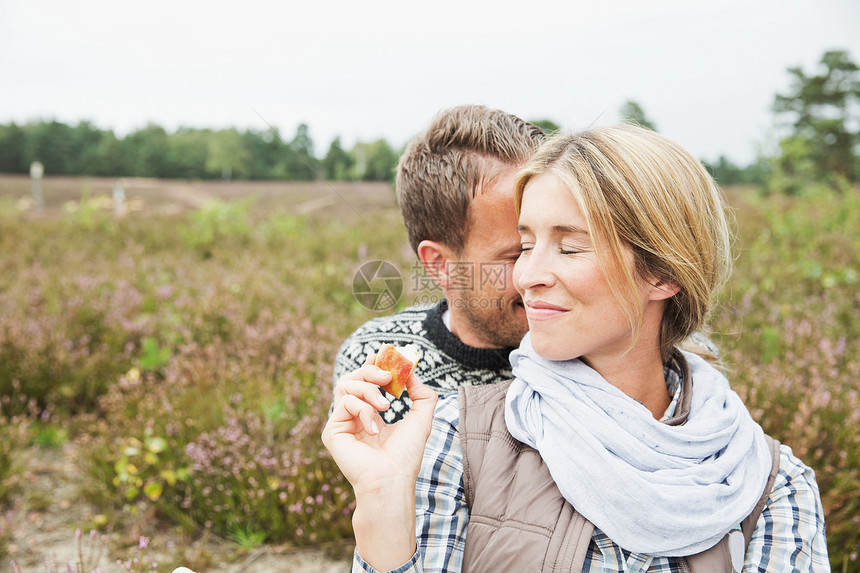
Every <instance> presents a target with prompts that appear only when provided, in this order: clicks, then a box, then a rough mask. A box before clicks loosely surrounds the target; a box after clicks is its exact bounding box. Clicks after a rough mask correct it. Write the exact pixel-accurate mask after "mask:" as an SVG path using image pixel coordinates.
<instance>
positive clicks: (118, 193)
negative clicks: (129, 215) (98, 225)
mask: <svg viewBox="0 0 860 573" xmlns="http://www.w3.org/2000/svg"><path fill="white" fill-rule="evenodd" d="M113 215H114V217H122V216H123V215H125V189H123V187H122V180H121V179H117V180H116V182H115V183H114V185H113Z"/></svg>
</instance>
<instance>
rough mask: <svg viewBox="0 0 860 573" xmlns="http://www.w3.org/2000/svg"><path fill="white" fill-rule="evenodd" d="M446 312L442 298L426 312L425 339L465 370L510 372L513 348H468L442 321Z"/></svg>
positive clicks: (446, 305)
mask: <svg viewBox="0 0 860 573" xmlns="http://www.w3.org/2000/svg"><path fill="white" fill-rule="evenodd" d="M446 310H448V301H447V300H445V299H444V298H443V299H442V300H440V301H439V302H438V303H437V304H436V305H434V306H433V307H431V308H430V309H429V310H428V311H427V316H426V318H425V319H424V330H425V331H426V332H427V339H428V340H429V341H430V342H432V343H433V344H435V345H436V346H437V347H438V348H439V350H441V351H442V352H444V353H445V354H447V355H448V356H450V357H451V358H453V359H454V360H455V361H457V362H459V363H460V364H462V365H463V366H466V367H467V368H472V369H476V370H510V368H511V363H510V360H509V357H510V354H511V351H513V350H514V349H513V348H475V347H474V346H468V345H466V344H463V342H462V341H461V340H460V339H459V338H457V336H456V335H455V334H454V333H453V332H451V331H450V330H449V329H448V327H446V326H445V323H444V322H443V321H442V315H443V314H444V313H445V311H446Z"/></svg>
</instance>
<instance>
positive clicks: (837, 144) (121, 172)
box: [0, 50, 860, 193]
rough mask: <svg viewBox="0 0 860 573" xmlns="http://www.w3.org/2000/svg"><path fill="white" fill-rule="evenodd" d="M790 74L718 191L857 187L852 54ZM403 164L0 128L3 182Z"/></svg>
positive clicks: (227, 140) (267, 146) (273, 141)
mask: <svg viewBox="0 0 860 573" xmlns="http://www.w3.org/2000/svg"><path fill="white" fill-rule="evenodd" d="M788 73H789V74H790V75H791V80H792V81H791V86H790V87H789V89H788V91H787V92H786V93H784V94H777V95H776V97H775V100H774V104H773V111H774V113H775V116H776V121H777V131H778V134H779V135H778V137H777V142H776V145H775V146H774V149H772V150H770V151H768V152H765V153H763V154H762V155H761V156H760V157H759V158H758V159H757V160H756V161H754V162H753V163H752V164H751V165H747V166H739V165H736V164H734V163H732V162H731V161H730V160H729V159H728V158H726V157H725V156H721V157H719V158H717V160H716V161H705V163H706V164H707V165H708V166H709V168H710V169H711V171H712V173H713V174H714V176H715V178H716V179H717V180H718V181H719V182H720V183H721V184H724V185H730V184H738V183H741V184H744V183H747V184H761V185H765V186H766V187H767V188H769V189H771V190H780V191H785V192H788V193H792V192H796V191H798V190H799V189H801V188H803V187H804V186H805V185H806V184H808V182H810V181H815V182H823V183H825V184H827V185H830V186H832V187H835V188H837V189H844V188H846V187H847V186H848V185H850V184H853V183H855V182H857V181H858V180H860V68H858V66H857V64H855V63H854V62H853V61H852V60H851V58H850V56H849V55H848V53H847V52H845V51H839V50H834V51H829V52H826V53H825V54H824V55H823V56H822V57H821V59H820V62H819V64H818V69H817V70H814V71H813V72H805V71H804V70H803V69H801V68H799V67H793V68H789V70H788ZM620 111H621V115H622V117H624V118H626V119H628V120H629V121H633V122H636V123H638V124H639V125H642V126H643V127H648V128H650V129H654V130H656V129H657V127H656V125H655V123H654V122H653V121H652V120H651V119H650V118H648V117H647V116H646V114H645V111H644V110H643V109H642V106H640V105H639V104H638V103H637V102H635V101H632V100H631V101H627V102H625V103H624V105H623V106H622V107H621V110H620ZM534 123H535V124H537V125H538V126H539V127H541V128H542V129H543V130H544V131H546V132H553V131H557V130H558V129H559V126H558V125H557V124H555V123H554V122H552V121H551V120H547V119H544V120H539V121H535V122H534ZM398 155H399V152H398V150H395V149H394V148H392V147H391V145H389V144H388V143H387V142H386V141H385V140H384V139H379V140H376V141H373V142H370V143H365V142H359V143H356V144H355V145H353V146H352V148H351V149H345V148H344V147H343V145H342V144H341V141H340V138H335V140H334V141H332V142H331V145H330V146H329V149H328V151H327V152H326V154H325V155H324V156H323V157H322V158H319V157H318V156H317V155H316V154H315V153H314V143H313V140H312V139H311V136H310V134H309V132H308V126H307V125H305V124H301V125H299V126H298V128H297V129H296V133H295V135H294V136H293V137H292V138H291V139H285V138H283V137H281V135H280V133H279V132H278V130H277V129H276V128H272V129H269V130H265V131H255V130H246V131H238V130H236V129H222V130H211V129H191V128H181V129H179V130H177V131H176V132H174V133H168V132H167V131H165V130H164V128H162V127H160V126H157V125H148V126H146V127H144V128H142V129H139V130H137V131H135V132H133V133H130V134H128V135H127V136H125V137H123V138H119V137H117V136H116V135H115V134H114V133H113V132H112V131H110V130H102V129H99V128H97V127H95V126H94V125H93V124H91V123H89V122H86V121H83V122H80V123H78V124H77V125H75V126H71V125H66V124H64V123H61V122H58V121H47V122H46V121H39V122H31V123H26V124H23V125H16V124H15V123H10V124H8V125H0V172H5V173H27V172H28V170H29V166H30V163H31V162H32V161H36V160H38V161H41V162H42V163H43V164H44V165H45V167H46V170H47V172H48V173H50V174H66V175H95V176H99V175H100V176H139V177H162V178H183V179H217V178H224V179H274V180H299V181H307V180H312V179H319V178H324V179H328V180H336V181H344V180H363V181H390V180H391V179H392V177H393V173H394V168H395V166H396V165H397V159H398Z"/></svg>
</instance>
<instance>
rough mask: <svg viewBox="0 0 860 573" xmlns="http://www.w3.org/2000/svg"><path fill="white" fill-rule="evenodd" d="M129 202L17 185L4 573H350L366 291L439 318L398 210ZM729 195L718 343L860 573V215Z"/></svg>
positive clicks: (79, 182)
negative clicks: (315, 559)
mask: <svg viewBox="0 0 860 573" xmlns="http://www.w3.org/2000/svg"><path fill="white" fill-rule="evenodd" d="M113 185H114V182H113V180H108V179H82V178H47V179H45V180H44V184H43V187H44V193H45V202H46V209H45V211H44V212H42V213H37V212H36V211H35V210H34V209H33V207H32V202H31V201H30V200H29V180H28V179H26V178H24V177H12V176H5V177H0V253H2V256H0V563H2V566H0V570H3V571H6V570H9V563H10V561H11V560H13V559H14V560H16V561H18V562H20V563H23V564H29V568H27V567H22V570H35V571H41V570H45V569H49V568H50V564H42V563H41V561H40V559H41V558H40V557H39V555H44V556H48V554H50V553H51V552H53V551H54V546H53V545H51V542H49V538H48V536H47V535H46V534H45V533H44V532H45V531H46V529H50V531H51V534H52V535H53V536H54V537H57V536H61V537H64V538H66V539H68V540H69V542H70V543H71V544H72V546H74V544H75V530H76V529H77V528H80V529H82V530H83V531H84V532H87V531H90V530H93V531H97V532H99V533H96V534H94V536H93V537H89V536H87V535H86V534H85V535H84V537H85V538H87V539H89V542H92V541H93V540H101V535H102V534H106V535H107V536H108V537H107V539H106V541H104V542H103V544H104V545H105V547H104V552H105V555H107V556H110V558H109V559H108V558H107V557H106V558H105V559H103V560H104V561H105V563H106V565H105V564H102V568H101V570H102V571H111V570H116V571H132V570H133V571H150V570H156V571H160V572H161V571H168V572H169V571H171V570H172V569H173V567H175V566H177V565H180V564H183V565H187V566H190V567H197V568H198V569H199V570H201V571H202V570H214V569H217V568H222V569H223V568H224V567H225V563H236V564H238V565H237V567H239V568H237V569H232V570H239V569H244V570H254V569H253V568H252V567H250V566H248V567H244V566H242V564H243V563H245V564H247V562H248V561H249V560H250V559H251V557H253V556H254V555H259V554H260V552H261V551H267V552H268V553H270V554H271V553H279V554H281V553H290V552H293V551H298V548H301V547H313V548H317V549H319V548H322V549H323V550H325V551H327V552H328V554H330V555H333V556H334V555H337V556H338V557H339V558H340V559H342V558H343V557H344V551H346V556H347V557H348V552H349V547H348V545H349V536H350V511H351V508H352V505H351V501H352V500H351V496H350V490H349V486H348V484H347V483H346V482H345V480H344V479H343V478H342V477H341V476H340V474H339V473H338V471H337V468H336V467H335V465H334V464H333V463H332V461H331V460H330V458H329V457H328V455H327V454H326V452H325V450H324V449H323V447H322V445H321V443H320V440H319V432H320V430H321V428H322V425H323V423H324V420H325V416H326V414H327V411H328V404H329V400H330V391H331V362H332V359H333V356H334V354H335V352H336V350H337V348H338V345H339V343H340V341H341V340H342V339H343V338H344V337H345V336H346V335H347V334H349V332H351V331H352V330H353V329H354V328H355V327H356V326H358V325H359V324H360V323H362V322H363V321H365V320H367V319H369V318H372V317H373V316H376V315H377V314H378V313H377V312H374V311H371V310H368V309H366V308H364V306H362V305H361V304H359V302H358V301H356V299H355V298H354V297H353V295H352V284H353V282H352V281H353V275H354V273H355V272H356V270H357V269H358V267H359V266H360V265H361V264H362V263H363V262H366V261H370V260H376V259H379V260H387V261H390V262H392V263H393V264H394V265H395V266H396V267H398V268H399V269H400V271H401V273H402V275H403V281H404V288H405V292H404V294H403V296H402V297H401V299H400V303H399V304H400V306H403V305H406V304H409V303H410V302H412V301H414V300H416V299H419V298H421V297H422V296H425V295H426V294H427V293H420V292H415V291H414V288H418V287H420V286H423V284H424V282H425V281H423V280H418V278H419V277H415V276H414V275H415V272H414V268H413V255H412V253H411V251H410V250H409V248H408V245H407V242H406V236H405V231H404V230H403V228H402V225H401V223H400V217H399V212H398V211H397V208H396V206H395V203H394V195H393V192H392V191H391V189H390V187H389V186H388V185H386V184H375V183H374V184H370V183H364V184H358V183H356V184H353V183H331V184H328V183H304V184H298V183H293V184H285V183H254V182H243V183H199V182H185V181H158V180H147V179H136V180H127V181H125V183H124V189H125V198H126V203H125V212H124V213H123V214H121V215H118V214H115V213H114V209H113V207H114V205H113V201H112V189H113ZM727 194H728V196H729V202H730V204H731V205H732V207H733V208H734V211H735V218H736V220H737V227H738V234H739V240H738V242H737V245H736V253H737V262H736V271H735V274H734V277H733V279H732V281H731V283H730V284H729V285H728V287H727V289H726V291H725V293H724V294H723V296H722V299H721V303H720V306H719V308H718V310H717V311H716V313H715V315H714V320H713V332H712V338H713V339H714V340H715V341H716V342H717V343H718V344H719V346H720V348H721V349H722V353H723V356H724V359H725V362H726V365H727V367H728V368H729V370H730V378H731V380H732V384H733V386H734V387H735V388H736V389H737V390H738V392H739V393H740V394H741V395H742V397H744V399H745V400H746V402H747V404H748V405H749V407H750V409H751V410H752V411H753V413H754V415H755V417H756V418H757V419H758V420H759V421H760V422H761V423H762V425H763V426H764V427H765V430H766V431H768V432H769V433H770V434H771V435H773V436H774V437H776V438H777V439H779V440H781V441H782V442H784V443H786V444H789V445H790V446H791V447H792V448H793V449H794V451H795V453H796V454H797V455H798V456H799V457H801V458H802V459H803V460H804V461H806V462H807V463H808V464H809V465H811V466H813V467H814V468H815V470H816V473H817V476H818V482H819V486H820V488H821V492H822V499H823V502H824V507H825V511H826V514H827V524H828V541H829V548H830V554H831V559H832V563H833V566H834V570H835V571H860V559H858V551H860V396H858V391H860V342H858V340H860V194H858V192H857V190H854V191H848V192H847V193H845V194H841V195H840V194H834V193H833V192H828V191H822V190H817V189H808V190H806V191H805V192H803V193H800V194H798V195H795V196H791V197H787V196H777V195H771V196H769V197H764V196H762V195H761V193H760V192H759V191H758V190H757V189H753V188H732V189H729V190H727ZM432 294H433V293H431V295H432ZM34 468H35V469H34ZM52 468H53V470H54V471H58V472H60V473H62V474H63V475H62V483H63V484H64V485H63V487H64V488H67V489H68V488H71V489H70V491H71V492H72V494H71V496H72V497H73V498H74V499H73V501H71V502H70V501H68V500H67V499H66V498H65V497H63V498H62V499H60V496H59V494H58V493H57V492H56V491H54V490H51V489H50V488H49V487H46V486H45V484H46V483H53V482H46V481H45V479H42V478H45V476H46V475H47V474H48V473H50V472H51V471H52ZM57 468H61V469H60V470H58V469H57ZM51 516H53V517H51ZM60 516H61V517H62V519H60ZM52 519H53V521H51V520H52ZM39 520H42V521H39ZM46 520H47V521H46ZM40 523H41V524H43V525H39V524H40ZM46 523H48V524H50V523H54V527H53V529H51V528H49V527H48V525H45V524H46ZM141 536H144V537H146V538H149V539H150V541H151V542H150V543H149V544H147V543H141V542H140V541H139V539H140V537H141ZM51 539H53V537H52V538H51ZM344 540H346V542H345V543H344ZM85 541H86V539H85ZM207 543H208V545H207ZM82 545H83V546H84V550H82V552H81V553H82V557H81V558H79V559H78V560H79V561H82V562H84V561H87V560H88V559H90V558H89V557H88V555H89V554H87V547H88V545H87V542H82ZM147 545H148V547H147ZM213 546H215V547H217V548H218V549H219V551H220V552H215V550H214V549H212V547H213ZM147 552H149V553H147ZM156 553H157V555H158V556H159V559H158V560H159V563H158V564H157V565H155V566H152V561H153V560H154V557H153V558H150V556H149V555H150V554H151V555H155V554H156ZM84 554H86V555H84ZM129 556H135V557H129ZM127 558H128V559H132V560H131V561H123V562H121V563H115V560H117V559H119V560H125V559H127ZM134 558H137V559H138V561H137V562H135V561H134V560H133V559H134ZM83 565H84V568H86V565H87V563H84V564H83ZM314 567H318V568H317V569H315V570H320V571H323V570H327V569H323V566H322V565H318V566H314ZM340 568H341V569H343V568H344V566H343V564H342V562H341V564H340ZM228 569H229V567H228ZM258 570H260V571H262V570H264V569H258ZM283 570H289V569H287V568H284V569H283ZM295 570H297V571H298V570H300V569H295ZM304 570H308V571H310V570H314V569H312V567H311V566H307V565H306V566H305V569H304Z"/></svg>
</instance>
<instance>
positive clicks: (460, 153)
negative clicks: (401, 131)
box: [397, 105, 544, 253]
mask: <svg viewBox="0 0 860 573" xmlns="http://www.w3.org/2000/svg"><path fill="white" fill-rule="evenodd" d="M543 139H544V134H543V132H542V131H541V130H540V129H539V128H538V127H536V126H534V125H532V124H530V123H528V122H526V121H523V120H522V119H520V118H518V117H516V116H515V115H511V114H509V113H505V112H503V111H499V110H496V109H490V108H487V107H485V106H482V105H462V106H457V107H453V108H450V109H446V110H443V111H441V112H440V113H439V114H437V115H436V117H435V118H434V119H433V121H432V122H431V124H430V126H429V127H428V128H427V130H426V131H425V132H423V133H422V134H421V135H419V136H418V137H416V138H415V139H414V140H413V141H412V142H411V143H410V144H409V146H408V147H407V148H406V151H404V152H403V155H402V156H401V157H400V162H399V163H398V165H397V200H398V202H399V203H400V211H401V212H402V213H403V222H404V224H405V225H406V230H407V232H408V234H409V243H410V244H411V245H412V249H413V250H414V251H415V252H416V253H417V252H418V244H419V243H420V242H421V241H424V240H430V241H438V242H440V243H442V244H445V245H447V246H448V247H450V248H451V249H452V250H453V251H454V252H455V253H461V252H462V251H463V248H464V247H465V242H466V237H467V236H468V233H469V228H468V227H469V201H470V199H471V198H472V197H474V196H475V194H476V193H477V192H478V191H479V189H480V187H481V186H483V185H485V184H487V183H488V182H489V181H491V180H492V179H493V177H495V176H496V175H497V174H498V172H499V171H500V170H501V169H502V168H503V167H506V166H507V167H516V166H519V165H521V164H522V163H524V162H525V161H526V160H527V159H528V158H529V157H531V155H532V153H534V151H535V150H536V149H537V147H538V145H540V143H541V142H542V141H543Z"/></svg>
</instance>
